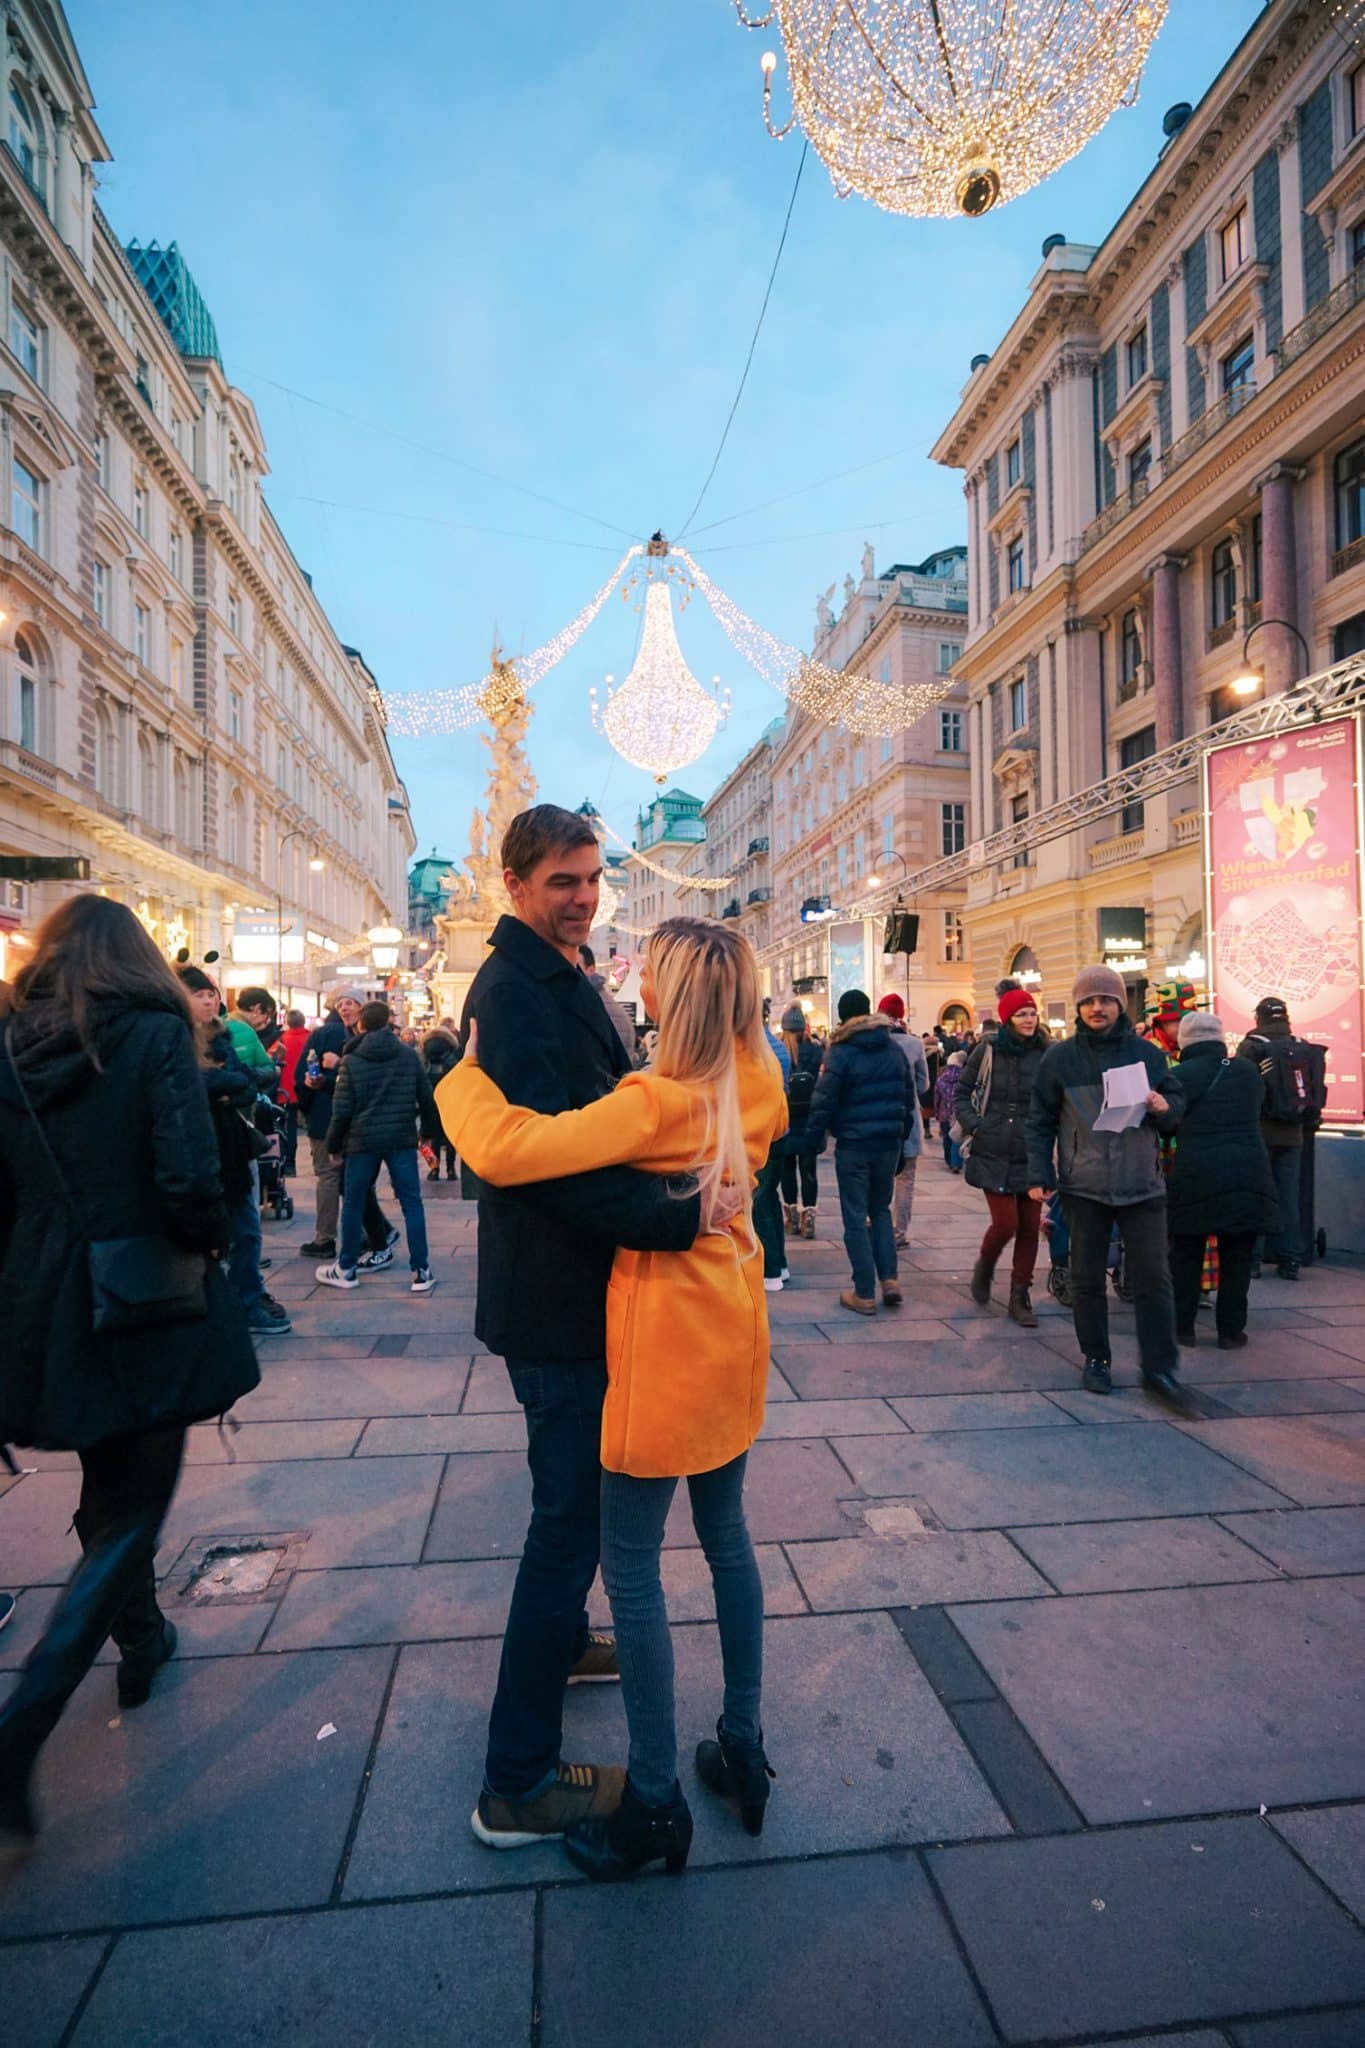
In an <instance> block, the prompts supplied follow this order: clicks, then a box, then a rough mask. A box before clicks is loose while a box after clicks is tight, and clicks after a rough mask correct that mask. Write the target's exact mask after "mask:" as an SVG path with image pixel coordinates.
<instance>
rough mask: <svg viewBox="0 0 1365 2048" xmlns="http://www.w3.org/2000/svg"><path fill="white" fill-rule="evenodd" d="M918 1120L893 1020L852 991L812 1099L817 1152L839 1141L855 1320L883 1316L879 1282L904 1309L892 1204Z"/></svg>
mask: <svg viewBox="0 0 1365 2048" xmlns="http://www.w3.org/2000/svg"><path fill="white" fill-rule="evenodd" d="M918 1118H919V1101H918V1098H917V1096H916V1093H915V1075H914V1070H913V1068H912V1067H911V1065H910V1062H909V1061H908V1060H907V1059H906V1058H905V1057H904V1055H903V1054H901V1053H899V1052H898V1051H897V1050H896V1047H895V1045H894V1043H893V1042H892V1038H891V1019H890V1018H889V1017H887V1016H884V1015H882V1014H881V1013H878V1015H876V1016H875V1017H874V1016H873V1014H872V1004H871V1001H870V999H869V998H868V996H867V995H866V994H865V993H864V991H863V990H862V989H860V988H851V989H846V990H845V991H844V993H843V995H841V996H840V998H839V1028H838V1030H837V1031H835V1032H834V1033H833V1034H832V1036H831V1038H830V1042H829V1050H828V1052H827V1053H826V1054H825V1059H824V1064H823V1065H822V1066H821V1068H820V1078H819V1079H818V1080H817V1082H816V1084H815V1092H814V1094H813V1095H812V1096H811V1104H810V1116H809V1118H808V1120H807V1123H806V1133H805V1138H806V1143H807V1145H808V1146H810V1147H811V1148H812V1149H813V1150H814V1151H817V1152H818V1151H820V1150H821V1149H822V1148H823V1146H824V1143H825V1139H826V1137H828V1136H830V1135H831V1134H832V1135H833V1137H834V1138H835V1139H836V1140H837V1150H836V1152H835V1155H834V1176H835V1180H836V1181H837V1183H838V1188H839V1207H840V1210H841V1211H842V1214H843V1223H844V1247H845V1249H846V1251H847V1252H848V1258H849V1264H850V1266H851V1267H852V1269H853V1285H852V1287H851V1288H845V1290H844V1291H843V1293H842V1294H841V1295H840V1296H839V1300H840V1303H841V1305H842V1306H843V1307H844V1308H846V1309H850V1310H851V1311H852V1312H853V1314H854V1315H860V1316H874V1315H876V1313H877V1282H878V1281H879V1280H880V1282H881V1288H882V1300H883V1301H884V1302H885V1303H886V1305H887V1307H888V1308H899V1307H900V1305H901V1302H902V1301H903V1299H904V1296H903V1295H902V1293H901V1288H900V1281H899V1278H898V1267H897V1262H896V1235H895V1228H894V1225H893V1224H892V1221H891V1203H892V1199H893V1197H894V1194H895V1187H896V1173H897V1170H898V1168H899V1167H900V1164H901V1161H902V1158H903V1157H904V1152H905V1142H906V1139H907V1138H908V1137H909V1136H910V1133H911V1130H912V1129H913V1128H914V1126H915V1124H916V1123H917V1121H918Z"/></svg>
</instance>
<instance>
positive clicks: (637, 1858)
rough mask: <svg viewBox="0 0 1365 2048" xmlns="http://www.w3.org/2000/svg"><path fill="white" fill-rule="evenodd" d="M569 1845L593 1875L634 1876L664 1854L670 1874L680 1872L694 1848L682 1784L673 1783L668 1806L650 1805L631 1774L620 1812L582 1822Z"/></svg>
mask: <svg viewBox="0 0 1365 2048" xmlns="http://www.w3.org/2000/svg"><path fill="white" fill-rule="evenodd" d="M564 1847H565V1848H566V1849H567V1850H568V1852H569V1856H570V1858H571V1860H572V1861H573V1862H574V1863H576V1864H577V1865H578V1867H579V1869H580V1870H584V1871H586V1872H587V1874H588V1876H589V1877H591V1878H596V1879H599V1880H605V1881H607V1882H610V1881H612V1880H615V1879H619V1878H623V1877H634V1875H635V1873H636V1872H637V1871H638V1870H643V1869H644V1868H645V1866H646V1864H649V1863H657V1862H659V1861H660V1860H661V1859H662V1862H663V1866H664V1869H665V1870H666V1871H667V1872H668V1874H669V1876H670V1877H676V1876H677V1874H678V1872H679V1871H680V1870H682V1869H683V1868H684V1866H685V1865H686V1862H687V1855H688V1851H689V1850H690V1849H691V1847H692V1812H691V1809H690V1807H689V1806H688V1804H687V1801H686V1800H685V1799H684V1797H683V1795H682V1788H681V1786H680V1785H678V1784H676V1783H675V1784H674V1787H673V1797H672V1799H671V1800H670V1801H669V1803H668V1805H667V1806H646V1805H645V1803H644V1801H643V1800H642V1799H641V1798H640V1796H639V1794H638V1793H637V1792H636V1790H635V1787H634V1786H633V1785H632V1784H631V1782H630V1779H629V1778H627V1779H626V1785H625V1790H624V1792H623V1793H622V1795H621V1804H620V1805H619V1806H618V1807H617V1809H616V1811H615V1813H613V1814H612V1815H611V1816H610V1817H609V1818H608V1819H607V1820H585V1821H580V1822H579V1823H578V1825H577V1826H576V1827H572V1828H570V1829H569V1831H568V1833H567V1834H566V1835H565V1837H564Z"/></svg>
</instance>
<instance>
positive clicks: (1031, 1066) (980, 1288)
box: [955, 988, 1047, 1330]
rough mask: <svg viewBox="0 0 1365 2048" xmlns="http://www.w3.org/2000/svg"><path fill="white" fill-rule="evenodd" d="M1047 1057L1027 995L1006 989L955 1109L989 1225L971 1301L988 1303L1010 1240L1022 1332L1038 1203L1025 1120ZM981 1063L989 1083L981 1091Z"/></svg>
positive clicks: (1027, 1322) (970, 1175)
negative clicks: (977, 1096) (1033, 1192)
mask: <svg viewBox="0 0 1365 2048" xmlns="http://www.w3.org/2000/svg"><path fill="white" fill-rule="evenodd" d="M1046 1051H1047V1045H1046V1043H1045V1041H1044V1040H1043V1038H1042V1036H1041V1035H1040V1033H1039V1028H1038V1005H1037V1003H1036V1001H1035V1000H1034V998H1033V996H1032V995H1031V994H1030V993H1029V991H1028V990H1027V989H1022V988H1015V989H1007V990H1006V991H1005V993H1004V995H1002V996H1001V998H1000V1028H999V1030H998V1031H997V1032H996V1034H995V1036H994V1038H992V1039H985V1038H983V1039H982V1041H981V1043H980V1045H978V1046H977V1047H976V1049H975V1051H974V1052H972V1053H970V1054H969V1055H968V1058H967V1064H966V1066H965V1067H964V1068H963V1069H962V1078H961V1080H960V1081H959V1082H958V1088H957V1101H956V1105H955V1107H956V1111H957V1121H958V1123H959V1125H960V1126H961V1128H962V1132H963V1135H964V1136H965V1137H970V1139H971V1141H972V1149H971V1152H970V1153H969V1155H968V1158H967V1170H966V1175H965V1178H966V1181H967V1185H968V1186H969V1187H973V1188H980V1189H981V1191H982V1192H983V1194H984V1195H985V1197H986V1201H987V1203H988V1205H989V1207H990V1212H991V1220H990V1227H989V1229H988V1230H987V1232H986V1235H985V1236H984V1237H983V1238H982V1240H981V1250H980V1252H979V1253H978V1254H977V1260H976V1264H975V1265H974V1266H973V1268H972V1300H973V1301H975V1302H978V1303H980V1305H981V1306H982V1307H983V1308H984V1306H985V1304H986V1303H987V1302H988V1301H989V1300H990V1298H991V1281H992V1279H993V1277H994V1274H995V1266H996V1261H997V1260H998V1259H999V1257H1000V1254H1001V1253H1002V1252H1003V1251H1004V1249H1005V1246H1006V1245H1007V1244H1008V1243H1009V1241H1010V1239H1011V1238H1013V1239H1014V1258H1013V1262H1012V1264H1011V1267H1010V1297H1009V1313H1010V1315H1011V1316H1012V1317H1013V1319H1014V1321H1015V1322H1016V1323H1019V1324H1021V1325H1022V1327H1023V1328H1024V1329H1026V1330H1036V1329H1037V1327H1038V1318H1037V1316H1036V1315H1035V1314H1034V1313H1033V1304H1032V1302H1031V1301H1030V1300H1029V1289H1030V1287H1032V1285H1033V1269H1034V1266H1035V1265H1036V1264H1037V1261H1038V1233H1039V1230H1040V1228H1041V1226H1042V1220H1043V1205H1042V1203H1041V1202H1036V1201H1034V1200H1033V1198H1032V1197H1031V1196H1030V1194H1029V1170H1028V1139H1027V1137H1026V1135H1025V1119H1026V1118H1027V1116H1028V1111H1029V1103H1030V1102H1031V1101H1032V1099H1033V1084H1034V1082H1035V1080H1036V1079H1037V1077H1038V1069H1039V1067H1041V1065H1042V1064H1043V1054H1044V1053H1045V1052H1046ZM987 1059H989V1060H990V1069H989V1079H988V1080H987V1081H986V1085H985V1087H984V1088H981V1087H980V1085H979V1084H980V1082H981V1078H982V1071H983V1068H984V1066H985V1062H986V1061H987ZM978 1093H979V1094H981V1096H982V1098H983V1099H982V1101H981V1103H980V1104H979V1105H977V1104H975V1103H974V1102H973V1099H972V1098H973V1096H974V1095H975V1094H978Z"/></svg>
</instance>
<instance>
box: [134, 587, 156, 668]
mask: <svg viewBox="0 0 1365 2048" xmlns="http://www.w3.org/2000/svg"><path fill="white" fill-rule="evenodd" d="M151 624H152V615H151V613H150V612H149V611H148V609H147V607H146V605H145V604H143V603H141V601H140V600H139V599H137V598H134V600H133V652H134V654H135V655H136V656H137V658H138V660H139V661H140V662H141V663H142V665H143V667H144V668H145V667H146V666H147V645H148V639H149V636H150V632H151Z"/></svg>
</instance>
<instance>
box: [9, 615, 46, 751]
mask: <svg viewBox="0 0 1365 2048" xmlns="http://www.w3.org/2000/svg"><path fill="white" fill-rule="evenodd" d="M14 663H15V667H16V668H17V669H18V671H19V744H20V746H21V747H23V748H25V749H26V751H27V752H28V753H30V754H37V753H41V751H42V749H41V747H40V746H39V744H38V662H37V658H36V657H35V655H34V652H33V645H32V642H31V641H30V640H29V638H28V636H27V634H25V633H16V634H15V636H14Z"/></svg>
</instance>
